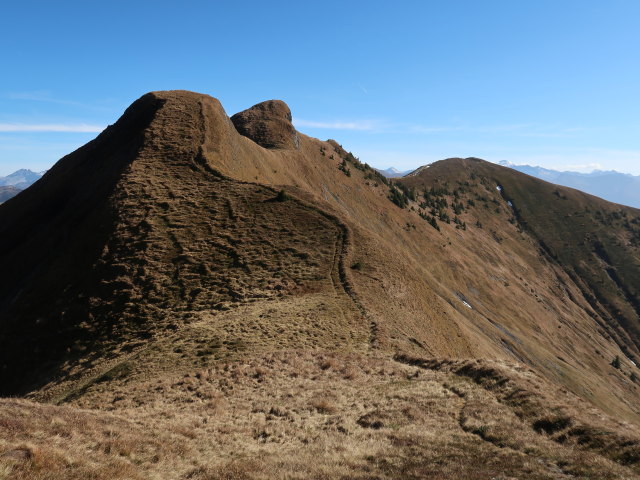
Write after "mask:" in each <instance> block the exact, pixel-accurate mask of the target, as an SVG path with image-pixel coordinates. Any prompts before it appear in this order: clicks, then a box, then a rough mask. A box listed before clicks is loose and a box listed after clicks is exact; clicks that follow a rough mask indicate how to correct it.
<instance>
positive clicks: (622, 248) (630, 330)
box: [402, 158, 640, 363]
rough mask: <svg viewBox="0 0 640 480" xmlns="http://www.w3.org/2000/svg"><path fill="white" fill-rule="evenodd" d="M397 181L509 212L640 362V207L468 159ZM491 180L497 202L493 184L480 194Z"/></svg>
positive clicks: (479, 210) (479, 209)
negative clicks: (453, 193) (444, 191)
mask: <svg viewBox="0 0 640 480" xmlns="http://www.w3.org/2000/svg"><path fill="white" fill-rule="evenodd" d="M472 177H473V178H472ZM474 180H475V181H474ZM402 183H403V184H404V185H407V186H409V187H411V188H413V189H416V190H417V191H420V192H423V191H424V190H425V189H427V190H428V189H431V188H433V186H434V185H435V186H436V188H438V186H442V185H445V184H446V185H447V186H448V187H445V188H449V189H450V190H452V191H455V190H456V189H457V191H458V192H460V195H462V196H463V197H466V198H468V199H471V200H472V201H473V200H474V199H475V205H474V206H473V207H474V208H470V209H469V208H468V205H467V209H466V210H467V212H468V213H470V214H472V215H476V216H477V217H478V218H482V217H486V216H487V215H486V212H487V211H489V213H490V215H489V216H490V217H495V215H493V214H494V213H498V214H502V215H504V214H506V215H510V218H509V220H510V221H511V223H513V224H515V225H517V227H518V228H520V229H521V230H522V231H523V232H526V233H528V234H530V235H531V237H532V238H534V239H535V240H537V241H538V242H539V247H540V249H541V251H542V252H543V253H544V254H546V255H548V256H549V257H550V258H551V259H553V260H554V261H556V262H557V263H558V264H559V265H560V266H562V268H563V269H564V270H565V272H566V273H567V275H568V276H569V277H570V278H571V280H572V281H573V282H574V283H575V284H576V285H577V286H578V287H579V288H580V291H581V293H582V295H583V297H584V298H585V299H586V300H587V301H588V302H589V304H590V306H591V307H592V311H591V310H590V311H591V313H592V314H593V318H594V320H596V321H597V322H598V323H599V324H600V325H601V327H602V329H603V330H604V331H606V333H605V334H604V335H605V336H611V337H612V338H613V339H615V341H616V342H617V343H618V345H619V346H620V348H621V349H622V351H623V352H624V353H625V355H626V356H627V357H628V358H629V359H630V360H633V361H634V362H635V363H638V362H640V359H639V357H638V354H639V352H640V351H639V350H638V347H639V345H640V317H639V314H640V210H637V209H634V208H631V207H624V206H621V205H616V204H612V203H610V202H607V201H604V200H602V199H600V198H597V197H594V196H591V195H588V194H585V193H583V192H580V191H578V190H573V189H571V188H566V187H560V186H557V185H553V184H550V183H547V182H544V181H540V180H537V179H535V178H533V177H529V176H527V175H519V174H516V173H515V172H513V171H511V170H510V169H508V168H504V167H500V166H497V165H494V164H491V163H488V162H484V161H482V160H479V159H473V158H470V159H450V160H445V161H441V162H436V163H434V164H432V165H430V166H429V168H423V169H421V170H420V171H419V172H416V173H414V174H412V175H411V176H409V177H407V178H405V179H403V180H402ZM493 186H495V187H496V189H497V188H498V187H499V190H498V193H499V194H500V196H501V197H502V199H498V200H497V201H496V196H497V195H496V192H494V191H491V195H487V196H484V195H483V192H482V190H484V189H485V188H484V187H489V188H490V189H491V187H493ZM463 191H464V193H462V192H463ZM460 201H461V202H464V200H462V199H461V200H460ZM421 202H423V204H424V197H423V198H422V199H421ZM505 202H508V203H507V205H506V206H505ZM424 206H425V208H426V207H427V205H424ZM492 207H495V209H496V210H499V211H498V212H494V211H492V210H493V208H492ZM498 236H499V234H498ZM572 301H573V300H572Z"/></svg>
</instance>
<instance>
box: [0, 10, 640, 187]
mask: <svg viewBox="0 0 640 480" xmlns="http://www.w3.org/2000/svg"><path fill="white" fill-rule="evenodd" d="M639 19H640V2H638V1H635V0H628V1H622V0H608V1H606V2H604V1H601V0H599V1H590V0H581V1H573V0H562V1H558V0H554V1H546V0H535V1H534V0H522V1H512V0H504V1H495V0H483V1H481V2H480V1H476V0H473V1H471V0H468V1H462V0H448V1H429V0H423V1H402V0H398V1H395V2H389V1H371V0H369V1H366V2H365V1H346V0H343V1H342V2H337V1H323V2H311V1H309V2H300V1H295V2H294V1H286V2H285V1H269V2H264V1H245V2H230V1H226V2H222V1H206V2H205V1H189V0H183V1H182V2H177V1H176V2H163V1H155V2H146V1H133V0H129V1H126V2H123V1H118V0H115V1H110V2H87V1H83V2H72V1H64V0H61V1H58V2H32V1H28V0H26V1H21V2H5V3H4V5H3V8H2V15H0V41H1V43H0V44H1V45H2V55H1V56H0V65H2V68H1V70H0V175H4V174H8V173H10V172H12V171H14V170H16V169H17V168H21V167H25V168H31V169H34V170H42V169H46V168H48V167H50V166H51V165H52V164H53V163H54V162H55V161H57V160H58V159H59V158H60V157H61V156H63V155H64V154H66V153H69V152H70V151H72V150H74V149H75V148H77V147H78V146H80V145H82V144H83V143H85V142H87V141H88V140H90V139H91V138H93V137H95V135H96V134H97V132H98V131H100V129H101V128H103V127H104V126H106V125H108V124H110V123H113V122H114V121H115V120H116V119H117V118H118V117H119V115H120V114H121V113H122V112H123V110H124V109H125V108H126V107H127V106H128V105H129V104H130V103H131V102H132V101H133V100H135V99H136V98H138V97H139V96H140V95H142V94H144V93H145V92H148V91H151V90H164V89H188V90H195V91H198V92H202V93H208V94H210V95H213V96H215V97H217V98H219V99H220V100H221V102H222V104H223V106H224V107H225V109H226V111H227V113H228V114H229V115H231V114H233V113H235V112H237V111H240V110H243V109H245V108H247V107H249V106H251V105H253V104H255V103H258V102H260V101H263V100H267V99H272V98H278V99H282V100H284V101H286V102H287V103H288V104H289V106H290V107H291V110H292V112H293V116H294V121H295V124H296V126H297V128H298V129H299V130H300V131H302V132H303V133H306V134H309V135H312V136H315V137H319V138H322V139H327V138H335V139H336V140H338V141H339V142H340V143H342V144H343V146H345V148H347V149H348V150H352V151H353V152H354V153H355V154H356V155H357V156H359V157H360V158H361V159H362V160H363V161H367V162H368V163H370V164H372V165H374V166H377V167H382V168H385V167H387V166H395V167H397V168H400V169H409V168H414V167H417V166H419V165H422V164H425V163H430V162H432V161H435V160H438V159H442V158H446V157H452V156H463V157H466V156H476V157H480V158H485V159H487V160H491V161H496V162H497V161H500V160H509V161H511V162H514V163H529V164H535V165H542V166H545V167H548V168H556V169H570V170H581V171H588V170H591V169H593V168H600V169H616V170H619V171H624V172H630V173H634V174H636V175H638V174H640V117H639V116H638V112H639V111H640V56H639V54H638V52H640V29H639V28H638V21H639Z"/></svg>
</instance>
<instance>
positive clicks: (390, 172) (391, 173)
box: [376, 167, 413, 178]
mask: <svg viewBox="0 0 640 480" xmlns="http://www.w3.org/2000/svg"><path fill="white" fill-rule="evenodd" d="M376 170H377V171H378V172H380V173H381V174H382V175H384V176H385V177H387V178H398V177H404V176H405V175H406V174H407V173H411V172H412V171H413V170H405V171H404V172H401V171H400V170H398V169H397V168H394V167H389V168H387V169H386V170H380V169H378V168H376Z"/></svg>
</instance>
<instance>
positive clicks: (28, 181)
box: [0, 168, 45, 203]
mask: <svg viewBox="0 0 640 480" xmlns="http://www.w3.org/2000/svg"><path fill="white" fill-rule="evenodd" d="M44 173H45V172H33V171H31V170H27V169H24V168H22V169H20V170H18V171H16V172H13V173H12V174H10V175H7V176H6V177H0V203H2V202H6V201H7V200H9V199H10V198H12V197H15V196H16V195H17V194H18V193H20V192H21V191H22V190H24V189H25V188H27V187H30V186H31V185H33V184H34V183H35V182H36V181H38V180H40V178H41V177H42V175H44Z"/></svg>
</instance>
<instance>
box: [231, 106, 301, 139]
mask: <svg viewBox="0 0 640 480" xmlns="http://www.w3.org/2000/svg"><path fill="white" fill-rule="evenodd" d="M231 121H232V122H233V124H234V125H235V127H236V130H238V132H239V133H240V134H241V135H244V136H245V137H247V138H250V139H251V140H253V141H254V142H256V143H257V144H258V145H260V146H262V147H264V148H270V149H273V148H278V149H299V148H300V139H299V138H298V132H297V131H296V129H295V128H294V126H293V124H292V123H291V110H289V107H288V106H287V104H286V103H284V102H283V101H281V100H267V101H266V102H262V103H259V104H257V105H254V106H253V107H251V108H248V109H247V110H244V111H242V112H240V113H236V114H235V115H234V116H232V117H231Z"/></svg>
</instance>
